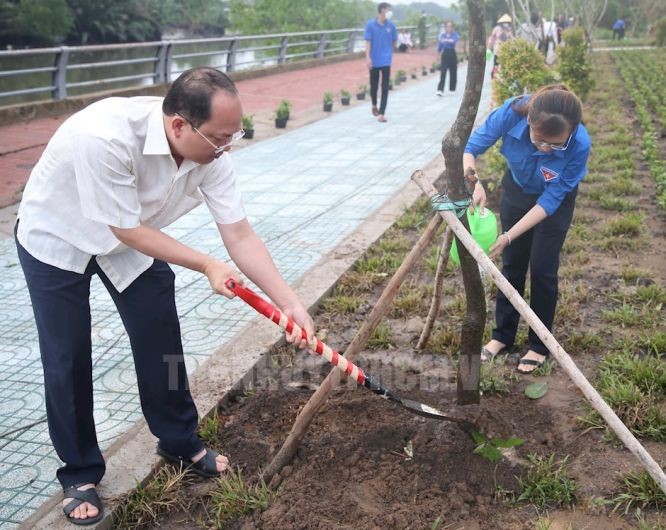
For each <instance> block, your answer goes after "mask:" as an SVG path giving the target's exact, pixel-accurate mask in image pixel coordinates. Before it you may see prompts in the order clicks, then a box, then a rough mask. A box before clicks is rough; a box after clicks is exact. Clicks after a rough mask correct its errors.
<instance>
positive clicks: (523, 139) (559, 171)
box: [465, 96, 592, 215]
mask: <svg viewBox="0 0 666 530" xmlns="http://www.w3.org/2000/svg"><path fill="white" fill-rule="evenodd" d="M515 99H516V98H510V99H507V100H506V101H505V102H504V104H503V105H502V106H501V107H498V108H496V109H495V110H493V111H492V112H491V113H490V115H489V116H488V118H487V119H486V121H485V122H484V123H483V124H482V125H481V126H479V127H478V128H477V129H476V130H475V131H474V132H473V133H472V136H471V137H470V139H469V141H468V142H467V146H466V147H465V152H466V153H471V154H473V155H474V156H475V157H477V156H479V155H481V154H483V153H485V152H486V150H487V149H488V148H489V147H491V146H493V145H494V144H495V142H497V140H499V139H500V138H501V139H502V147H501V149H500V151H501V153H502V155H504V158H505V159H506V161H507V163H508V165H509V169H510V170H511V175H512V176H513V180H514V181H515V183H516V184H518V186H520V188H521V189H522V190H523V191H524V192H525V193H527V194H530V195H539V198H538V199H537V201H536V202H537V204H538V205H540V206H541V207H542V208H543V209H544V210H545V211H546V213H547V214H548V215H551V214H552V213H553V212H554V211H555V210H557V208H558V207H559V205H560V204H561V203H562V201H563V200H564V197H565V196H566V195H567V194H568V193H569V192H570V191H571V190H573V189H574V188H575V187H576V186H578V184H579V183H580V181H581V180H583V178H584V177H585V175H586V174H587V159H588V156H589V154H590V148H591V147H592V142H591V141H590V137H589V135H588V134H587V130H586V129H585V126H584V125H583V124H582V123H581V124H579V125H578V127H576V129H575V130H574V132H573V136H572V137H571V141H570V142H569V145H568V147H567V149H565V150H564V151H551V152H549V153H542V152H540V151H539V150H538V149H537V148H536V147H534V145H533V144H532V142H531V141H530V131H529V127H528V125H527V116H523V115H521V114H519V113H518V112H516V111H515V110H513V109H512V108H511V104H512V103H513V102H514V100H515ZM524 99H525V103H526V102H527V101H529V96H527V97H525V98H524Z"/></svg>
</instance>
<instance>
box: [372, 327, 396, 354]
mask: <svg viewBox="0 0 666 530" xmlns="http://www.w3.org/2000/svg"><path fill="white" fill-rule="evenodd" d="M393 347H394V344H393V337H392V335H391V328H390V327H389V326H388V324H387V323H386V322H381V323H380V324H379V325H378V326H377V328H376V329H375V331H374V332H373V334H372V336H371V337H370V338H369V339H368V348H370V349H371V350H379V349H384V350H389V349H392V348H393Z"/></svg>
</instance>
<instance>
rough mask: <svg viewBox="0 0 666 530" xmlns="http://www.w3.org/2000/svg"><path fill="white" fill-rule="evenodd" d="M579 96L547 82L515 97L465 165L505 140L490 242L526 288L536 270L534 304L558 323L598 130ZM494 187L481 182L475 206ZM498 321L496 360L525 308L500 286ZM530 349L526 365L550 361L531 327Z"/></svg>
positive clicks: (514, 281)
mask: <svg viewBox="0 0 666 530" xmlns="http://www.w3.org/2000/svg"><path fill="white" fill-rule="evenodd" d="M582 119H583V111H582V105H581V102H580V100H579V99H578V97H577V96H576V95H575V94H574V93H572V92H570V91H568V90H567V89H566V88H565V87H564V86H562V85H550V86H546V87H543V88H542V89H540V90H539V91H537V92H536V93H535V94H533V95H531V96H530V95H525V96H518V97H516V98H511V99H508V100H507V101H506V102H504V104H503V105H502V106H500V107H499V108H497V109H495V110H494V111H493V112H492V113H491V114H490V115H489V116H488V118H487V119H486V121H485V122H484V123H483V124H482V125H481V126H480V127H479V128H478V129H476V131H474V133H473V134H472V136H471V137H470V139H469V141H468V143H467V146H466V147H465V153H464V155H463V166H464V167H465V168H472V169H474V170H476V165H475V160H476V157H477V156H479V155H481V154H482V153H484V152H485V151H486V150H487V149H488V148H489V147H491V146H492V145H494V144H495V142H497V140H499V139H500V138H501V139H502V147H501V153H502V155H503V156H504V158H505V159H506V161H507V164H508V166H509V169H508V171H507V172H506V174H505V175H504V179H503V181H502V187H503V193H502V199H501V204H500V220H501V223H502V234H501V235H500V236H499V237H498V238H497V241H496V242H495V244H494V245H493V246H492V247H491V248H490V252H491V256H492V257H495V256H497V255H499V254H501V255H502V274H504V276H505V277H506V278H507V279H508V280H509V282H511V285H513V286H514V287H515V288H516V290H517V291H518V292H519V293H520V294H521V296H522V295H523V293H524V291H525V279H526V275H527V269H528V267H529V270H530V281H531V291H530V307H531V308H532V310H533V311H534V312H535V313H536V314H537V316H538V317H539V318H540V319H541V321H542V322H543V323H544V324H545V326H546V327H547V328H548V329H549V330H550V329H551V328H552V325H553V319H554V316H555V308H556V305H557V292H558V287H557V272H558V268H559V261H560V251H561V249H562V245H563V244H564V239H565V237H566V235H567V231H568V230H569V226H570V225H571V220H572V218H573V211H574V206H575V201H576V193H577V191H578V184H579V183H580V182H581V181H582V180H583V178H584V177H585V174H586V173H587V167H586V165H587V159H588V156H589V154H590V147H591V142H590V137H589V136H588V134H587V130H586V129H585V126H584V125H583V123H582ZM485 202H486V193H485V190H484V188H483V185H482V184H481V182H480V181H477V182H476V184H475V185H474V193H473V195H472V208H474V207H477V206H478V207H479V208H480V209H481V211H482V212H483V208H484V206H485ZM495 318H496V327H495V328H494V329H493V332H492V339H491V340H490V342H488V343H487V344H486V345H485V346H484V347H483V349H482V351H481V356H482V359H483V360H488V359H490V358H492V357H494V356H495V355H497V354H498V353H500V352H501V351H503V350H508V349H509V348H511V347H512V346H513V344H514V341H515V337H516V331H517V328H518V320H519V314H518V312H517V311H516V310H515V309H514V307H513V306H512V305H511V303H510V302H509V301H508V300H507V298H506V296H504V294H503V293H502V292H501V291H498V293H497V305H496V310H495ZM528 342H529V350H528V352H527V353H526V354H525V355H524V356H523V357H522V358H521V360H520V364H519V365H518V371H519V372H521V373H530V372H531V371H533V370H534V369H535V368H536V367H538V366H540V365H542V364H543V362H544V361H545V359H546V357H547V356H548V349H547V348H546V346H544V344H543V343H542V342H541V340H540V339H539V337H537V335H536V334H535V333H534V332H533V331H532V330H531V329H530V331H529V335H528Z"/></svg>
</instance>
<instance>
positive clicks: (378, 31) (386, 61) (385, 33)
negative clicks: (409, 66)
mask: <svg viewBox="0 0 666 530" xmlns="http://www.w3.org/2000/svg"><path fill="white" fill-rule="evenodd" d="M377 13H378V15H377V17H376V18H373V19H371V20H368V23H367V24H366V25H365V37H364V38H365V62H366V64H367V66H368V70H370V99H371V100H372V115H373V116H377V119H378V120H379V121H380V122H382V123H383V122H385V121H386V118H385V117H384V113H385V112H386V103H387V102H388V90H389V80H390V79H391V61H392V60H393V46H394V43H395V41H396V40H398V30H397V29H396V27H395V24H394V23H393V22H391V17H392V16H393V11H391V4H388V3H386V2H381V3H380V4H379V5H378V6H377ZM380 74H381V77H382V98H381V102H380V103H379V108H377V89H378V86H379V75H380Z"/></svg>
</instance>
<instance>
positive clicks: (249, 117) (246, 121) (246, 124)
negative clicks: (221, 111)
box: [241, 114, 254, 131]
mask: <svg viewBox="0 0 666 530" xmlns="http://www.w3.org/2000/svg"><path fill="white" fill-rule="evenodd" d="M241 124H242V127H243V129H245V130H246V131H249V130H252V129H254V115H253V114H245V115H244V116H243V117H242V118H241Z"/></svg>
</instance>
